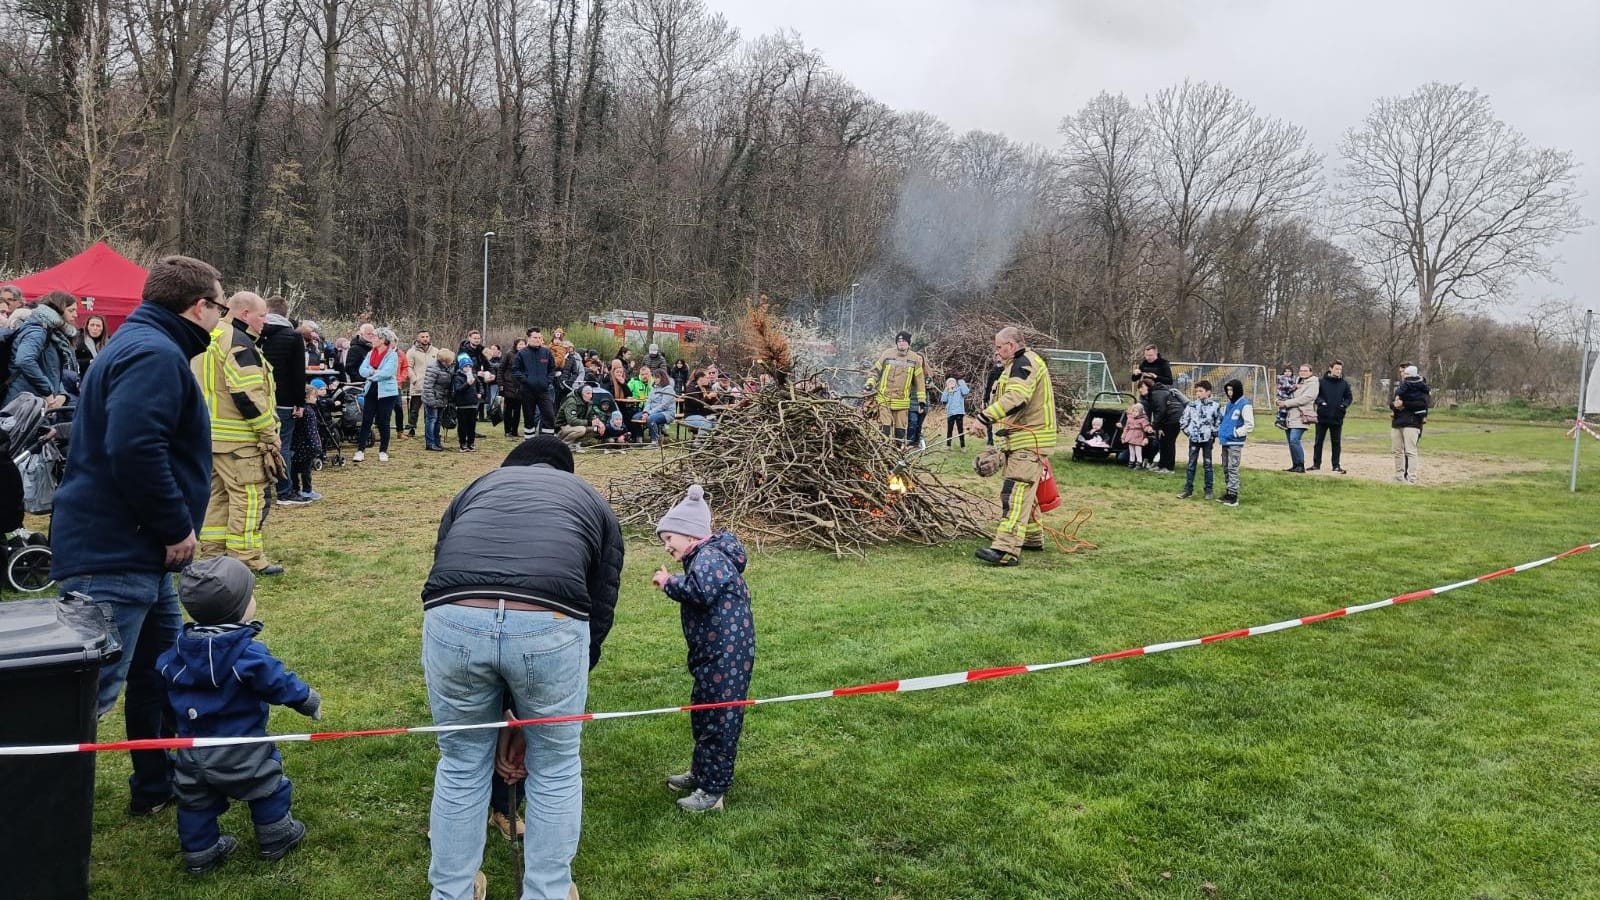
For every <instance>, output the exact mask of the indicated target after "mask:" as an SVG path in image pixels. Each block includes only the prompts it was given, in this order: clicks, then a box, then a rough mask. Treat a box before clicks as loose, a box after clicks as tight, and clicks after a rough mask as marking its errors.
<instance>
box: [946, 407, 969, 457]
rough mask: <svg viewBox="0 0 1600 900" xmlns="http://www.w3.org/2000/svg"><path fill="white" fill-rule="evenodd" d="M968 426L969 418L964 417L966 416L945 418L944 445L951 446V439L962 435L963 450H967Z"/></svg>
mask: <svg viewBox="0 0 1600 900" xmlns="http://www.w3.org/2000/svg"><path fill="white" fill-rule="evenodd" d="M966 424H967V417H966V416H964V415H960V414H957V415H953V416H945V417H944V445H945V446H946V447H948V446H950V439H951V438H952V437H955V436H956V435H960V436H961V447H962V449H963V450H964V449H966V446H967V429H966Z"/></svg>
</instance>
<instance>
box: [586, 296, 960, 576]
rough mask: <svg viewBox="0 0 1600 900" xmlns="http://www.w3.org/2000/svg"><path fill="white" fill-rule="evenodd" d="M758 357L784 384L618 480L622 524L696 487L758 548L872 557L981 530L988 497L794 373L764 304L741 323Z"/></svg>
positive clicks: (616, 500)
mask: <svg viewBox="0 0 1600 900" xmlns="http://www.w3.org/2000/svg"><path fill="white" fill-rule="evenodd" d="M738 329H739V331H740V332H741V334H742V336H743V337H744V342H745V346H746V351H747V353H748V357H747V358H748V359H749V361H750V362H751V363H753V364H754V365H756V366H758V367H760V368H761V369H762V370H763V371H765V372H766V373H767V374H769V375H772V376H773V378H774V379H775V381H774V383H773V384H770V385H768V386H767V387H766V388H763V389H762V390H760V391H758V392H756V393H753V394H746V395H745V396H744V397H743V398H742V400H740V401H739V402H738V403H736V404H734V405H732V406H730V407H729V408H726V409H723V410H722V411H721V412H720V413H719V414H718V416H717V427H716V428H714V429H712V430H711V431H708V432H704V433H703V434H701V436H700V438H699V440H698V441H697V442H696V443H694V444H693V445H691V446H688V447H687V448H686V449H685V450H684V451H683V452H681V453H680V452H677V451H676V450H674V451H672V452H671V454H670V455H669V456H668V457H667V459H666V460H665V461H664V462H662V463H661V464H660V465H657V466H655V467H653V468H651V469H650V470H648V471H645V472H643V473H641V474H639V475H638V476H635V477H632V478H625V479H615V480H613V481H612V482H611V503H612V507H613V508H614V509H616V510H617V511H618V513H619V514H620V515H621V517H622V521H623V522H624V523H632V524H648V523H651V522H654V521H655V520H656V519H658V518H659V517H660V516H661V515H662V514H663V513H665V512H666V511H667V510H668V509H670V508H671V507H672V505H673V504H675V503H677V502H678V500H679V499H680V498H681V497H682V496H683V492H684V491H685V490H687V489H688V487H689V485H691V484H699V485H702V486H704V487H705V491H706V499H707V501H708V502H709V503H710V504H711V510H712V513H713V515H714V517H715V522H716V524H717V526H718V527H719V528H727V529H731V530H733V531H734V532H736V533H738V534H739V535H740V536H741V537H746V538H749V539H751V540H753V541H754V542H755V543H757V544H761V543H764V542H767V541H774V542H779V543H795V544H801V545H805V546H811V547H822V548H825V549H828V550H832V551H833V552H834V554H836V555H838V556H848V555H856V556H861V555H865V553H866V551H867V549H868V548H869V547H874V546H879V545H883V544H887V543H890V542H896V541H904V542H909V543H916V544H924V545H933V544H940V543H944V542H946V541H950V540H954V539H956V538H959V537H965V536H969V535H979V534H982V533H983V525H982V522H981V521H980V519H979V516H982V515H985V514H986V512H987V505H986V502H985V501H983V500H981V499H979V498H978V497H976V496H974V495H972V494H969V493H967V492H966V491H964V490H962V489H960V488H958V487H955V486H953V485H949V484H946V483H945V482H943V481H941V480H940V478H939V476H938V475H936V474H934V473H933V472H932V471H930V470H929V469H928V468H927V467H926V466H925V465H923V464H922V463H921V462H920V461H919V460H918V458H917V457H916V456H915V455H913V454H912V453H910V452H909V451H908V450H907V449H906V448H905V447H904V446H903V445H901V444H899V443H897V442H895V441H893V440H891V439H890V438H888V437H885V436H884V435H883V433H882V432H881V431H880V430H879V428H878V425H877V422H876V421H873V420H869V419H868V418H867V415H866V413H865V412H864V411H863V410H862V409H861V408H860V407H859V406H855V405H851V404H850V403H849V402H847V401H846V400H843V399H838V398H834V397H831V396H828V395H827V392H826V389H824V388H821V387H820V386H819V385H818V384H817V383H816V382H815V381H814V380H812V379H800V380H798V381H797V380H796V379H794V378H791V377H790V374H791V368H792V366H793V356H792V354H791V352H790V349H789V345H788V340H787V338H786V337H785V336H784V335H783V333H782V329H781V328H779V327H778V325H777V323H776V322H775V321H774V320H773V318H772V317H770V316H769V315H768V312H767V309H766V307H765V306H757V307H754V308H753V309H751V310H750V312H749V313H748V314H747V315H746V317H745V319H744V321H742V322H741V323H739V326H738Z"/></svg>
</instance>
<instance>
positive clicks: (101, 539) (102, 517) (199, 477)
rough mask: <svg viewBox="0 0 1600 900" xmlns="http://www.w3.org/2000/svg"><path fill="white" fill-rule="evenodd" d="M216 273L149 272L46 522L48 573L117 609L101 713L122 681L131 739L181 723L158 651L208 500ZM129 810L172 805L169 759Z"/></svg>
mask: <svg viewBox="0 0 1600 900" xmlns="http://www.w3.org/2000/svg"><path fill="white" fill-rule="evenodd" d="M221 277H222V276H221V275H220V274H219V273H218V272H217V270H216V269H214V268H212V267H211V266H209V265H207V264H205V263H203V262H201V261H200V260H197V259H190V258H189V257H186V256H168V257H165V258H163V259H161V260H160V261H159V262H157V263H156V264H155V265H154V266H152V267H151V268H150V272H149V275H148V276H147V278H146V280H145V284H144V296H143V302H142V303H141V304H140V305H139V307H138V309H135V310H134V311H133V314H132V315H130V316H129V317H128V320H127V321H126V322H124V323H123V325H122V327H121V328H119V329H117V333H116V335H115V337H114V338H113V339H112V340H111V342H110V343H108V344H106V347H105V349H104V350H102V351H100V355H99V356H98V357H97V358H96V360H95V365H94V366H92V367H90V370H89V374H88V376H87V377H85V378H84V381H83V388H82V394H81V396H80V398H79V401H78V412H77V415H76V416H75V419H74V422H73V440H72V445H71V449H70V450H69V451H68V455H67V470H66V475H65V477H63V478H62V481H61V486H60V488H59V489H58V490H57V491H56V498H55V515H54V518H53V520H52V523H51V528H50V543H51V549H52V550H53V551H54V554H55V560H54V563H53V564H52V566H51V574H52V575H53V576H54V577H55V578H56V579H57V580H58V581H60V583H61V589H62V590H63V591H82V592H83V593H85V594H87V595H89V596H90V597H92V598H94V600H95V602H96V603H99V604H100V605H101V606H103V607H105V608H106V609H107V610H109V612H110V614H111V617H112V619H113V621H115V623H116V626H117V631H118V633H119V635H120V636H121V638H122V646H123V653H122V658H121V659H120V660H118V661H117V662H116V663H115V664H113V665H110V666H106V667H104V668H102V669H101V670H100V695H99V708H100V714H101V715H105V714H106V712H108V711H109V710H110V709H111V707H113V706H115V705H116V702H117V694H118V693H119V692H120V691H121V690H122V685H123V682H127V685H128V699H127V704H126V713H127V726H128V737H129V738H130V739H137V738H153V737H170V736H171V735H172V734H173V720H172V713H171V710H170V708H169V707H168V705H167V699H166V685H165V683H164V682H163V681H162V679H161V674H160V672H158V671H157V669H156V658H157V657H159V656H160V655H161V654H162V653H163V652H165V651H166V650H167V648H169V647H171V646H173V644H174V643H176V642H177V639H178V632H179V630H180V629H181V628H182V625H183V614H182V613H181V612H180V611H179V607H178V594H177V590H176V588H175V586H174V585H173V581H172V574H171V573H173V572H176V571H178V570H179V569H182V568H183V567H184V566H185V565H187V564H188V563H189V561H190V560H192V559H193V558H194V554H195V548H196V538H195V535H196V534H197V533H198V532H199V530H200V525H201V523H202V520H204V518H205V513H206V503H207V501H208V500H209V499H210V496H211V419H210V414H209V413H208V412H207V410H206V406H205V400H204V397H203V395H202V394H201V391H200V384H199V382H197V381H196V380H195V377H194V375H193V374H192V373H191V372H190V371H189V359H190V357H192V356H194V355H196V354H198V353H200V352H201V351H203V350H205V348H206V345H207V344H208V343H209V342H210V340H211V330H212V329H213V328H216V327H217V322H218V321H219V320H221V318H222V314H223V313H225V312H227V307H225V306H224V305H223V304H222V283H221ZM128 784H129V787H130V788H131V789H132V800H131V802H130V804H129V808H128V809H129V812H130V813H131V814H133V815H135V816H146V815H152V814H154V813H156V812H159V811H161V810H162V809H165V808H166V807H167V805H168V804H169V803H170V802H171V800H172V790H173V788H172V760H171V757H169V756H168V755H167V754H166V753H164V752H162V751H159V750H147V751H141V752H137V753H134V754H133V775H132V776H131V777H130V778H129V779H128Z"/></svg>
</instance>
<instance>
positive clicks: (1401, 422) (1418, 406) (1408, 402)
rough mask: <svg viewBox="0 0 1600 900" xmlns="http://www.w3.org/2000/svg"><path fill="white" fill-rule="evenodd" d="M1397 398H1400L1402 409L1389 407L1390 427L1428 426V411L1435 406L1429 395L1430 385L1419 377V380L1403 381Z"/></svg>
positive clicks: (1408, 379)
mask: <svg viewBox="0 0 1600 900" xmlns="http://www.w3.org/2000/svg"><path fill="white" fill-rule="evenodd" d="M1395 396H1396V397H1399V398H1400V402H1401V404H1402V405H1401V407H1400V408H1399V409H1395V408H1394V407H1393V406H1391V407H1389V412H1390V416H1389V426H1390V427H1391V428H1421V427H1422V426H1423V425H1425V424H1427V421H1428V410H1429V409H1430V408H1432V406H1433V400H1432V398H1431V397H1430V396H1429V393H1428V383H1427V382H1426V381H1423V380H1422V378H1421V377H1420V376H1419V377H1417V378H1406V379H1402V380H1401V382H1400V386H1399V387H1398V388H1396V389H1395Z"/></svg>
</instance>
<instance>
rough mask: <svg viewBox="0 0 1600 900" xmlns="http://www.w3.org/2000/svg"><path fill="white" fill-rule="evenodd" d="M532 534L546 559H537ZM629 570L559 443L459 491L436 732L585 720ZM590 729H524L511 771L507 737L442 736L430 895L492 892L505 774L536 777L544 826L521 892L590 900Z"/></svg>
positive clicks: (610, 520) (431, 691)
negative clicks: (504, 720)
mask: <svg viewBox="0 0 1600 900" xmlns="http://www.w3.org/2000/svg"><path fill="white" fill-rule="evenodd" d="M535 531H537V532H538V534H539V536H540V538H539V547H538V552H533V553H530V552H529V550H528V541H527V536H528V535H529V534H531V533H534V532H535ZM622 562H623V541H622V528H621V526H620V525H619V524H618V523H617V517H616V513H614V512H612V509H611V506H610V504H608V503H606V501H605V499H604V498H603V497H601V496H600V493H599V492H598V491H596V490H595V489H594V488H593V487H591V486H590V485H589V483H588V482H586V481H584V480H583V479H582V478H579V477H578V476H576V475H574V474H573V465H572V452H571V450H569V449H568V448H567V446H566V445H565V444H563V443H562V442H561V441H560V440H558V439H557V438H556V437H554V436H553V435H538V436H536V437H533V438H531V439H529V440H526V441H523V442H521V443H519V444H518V445H517V446H516V448H515V449H513V450H512V451H511V453H510V455H508V456H507V457H506V460H505V462H504V463H503V464H501V467H500V468H499V469H496V470H495V471H493V472H490V473H488V474H487V475H484V476H482V477H481V478H479V479H478V480H476V481H474V482H473V483H472V484H470V485H468V486H467V487H466V488H465V489H464V490H462V491H461V493H459V494H457V495H456V497H455V499H454V500H452V501H451V503H450V506H449V508H448V509H446V510H445V513H444V517H443V519H442V521H440V523H439V540H438V544H437V545H436V546H435V547H434V561H433V569H432V571H430V572H429V573H428V582H427V584H426V585H425V586H424V587H423V589H422V608H423V613H422V670H423V673H424V675H425V677H426V679H427V684H428V704H429V707H430V708H431V709H432V711H433V721H434V724H435V725H475V724H480V723H485V722H497V721H500V720H501V717H502V715H503V713H504V710H505V706H504V700H505V698H506V697H507V696H509V697H510V699H511V706H512V708H513V710H514V712H515V714H516V716H517V717H518V718H524V719H533V718H544V717H557V716H563V717H565V716H571V717H576V716H577V715H578V714H579V713H582V712H583V708H584V703H585V700H586V698H587V696H588V687H589V670H590V669H592V668H594V665H595V663H597V662H599V661H600V647H601V644H602V643H603V642H604V641H605V639H606V634H607V633H608V632H609V631H610V630H611V622H612V619H613V617H614V615H615V611H616V605H617V591H618V588H619V586H620V584H621V580H622ZM582 729H583V726H582V724H581V723H579V722H577V721H564V722H561V723H559V724H554V725H534V726H528V727H524V728H520V729H517V730H515V731H514V732H513V733H512V740H511V741H508V742H507V745H506V746H507V748H508V749H507V751H505V752H504V753H502V754H500V755H499V756H500V758H499V759H497V758H496V757H497V754H496V750H495V746H496V740H497V736H496V733H495V732H494V731H491V730H486V729H469V730H466V731H456V732H447V733H441V734H440V735H439V738H438V741H439V764H438V767H437V769H436V771H435V773H434V781H433V802H432V805H431V809H430V815H429V834H430V835H431V836H432V852H433V856H432V860H431V861H430V863H429V866H428V881H429V883H430V884H431V885H432V886H433V896H435V897H451V898H460V897H470V896H478V897H482V896H484V889H485V887H484V881H485V879H484V876H483V873H482V872H481V871H479V868H478V867H479V865H480V864H481V863H482V861H483V843H484V820H483V811H484V808H485V807H486V806H487V805H488V803H489V791H490V776H491V774H492V773H493V772H494V771H495V769H496V768H509V769H513V770H517V769H520V770H525V772H526V784H527V795H528V823H529V825H530V826H534V825H535V823H537V827H529V828H528V830H527V838H526V842H525V846H524V848H523V859H524V863H523V880H522V884H521V885H520V894H519V896H522V897H538V898H559V897H569V898H575V897H576V896H577V889H576V888H575V887H574V886H573V884H572V858H573V856H574V855H575V854H576V853H577V850H578V835H579V831H580V829H581V827H582V823H583V761H582V759H581V758H580V757H579V743H580V740H581V738H582V735H583V731H582ZM518 744H521V745H523V747H522V750H521V752H520V753H517V752H516V750H515V748H516V746H517V745H518Z"/></svg>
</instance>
